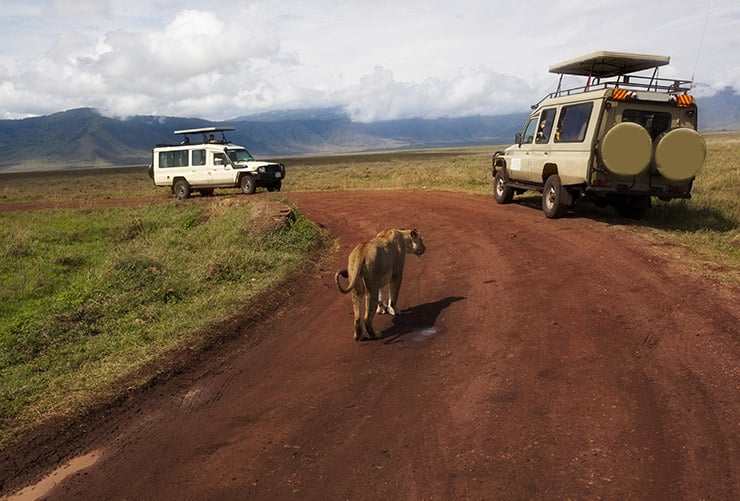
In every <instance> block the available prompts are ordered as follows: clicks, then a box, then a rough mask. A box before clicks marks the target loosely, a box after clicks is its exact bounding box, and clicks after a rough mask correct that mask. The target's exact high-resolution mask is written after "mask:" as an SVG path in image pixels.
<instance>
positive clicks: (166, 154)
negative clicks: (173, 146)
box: [159, 150, 189, 168]
mask: <svg viewBox="0 0 740 501" xmlns="http://www.w3.org/2000/svg"><path fill="white" fill-rule="evenodd" d="M188 156H189V155H188V150H177V151H160V152H159V167H160V168H167V167H187V166H188V160H189V158H188Z"/></svg>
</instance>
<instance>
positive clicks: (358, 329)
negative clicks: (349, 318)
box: [352, 289, 364, 341]
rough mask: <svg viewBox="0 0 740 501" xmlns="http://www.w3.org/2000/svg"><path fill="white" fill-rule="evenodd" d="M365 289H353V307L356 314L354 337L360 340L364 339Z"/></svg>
mask: <svg viewBox="0 0 740 501" xmlns="http://www.w3.org/2000/svg"><path fill="white" fill-rule="evenodd" d="M363 293H364V291H362V292H360V291H357V290H356V289H353V290H352V309H353V310H354V316H355V332H354V338H355V341H359V340H360V339H362V312H361V310H360V309H361V307H362V296H363Z"/></svg>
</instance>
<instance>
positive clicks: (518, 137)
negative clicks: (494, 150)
mask: <svg viewBox="0 0 740 501" xmlns="http://www.w3.org/2000/svg"><path fill="white" fill-rule="evenodd" d="M514 142H515V143H516V144H518V145H519V146H521V145H522V135H521V133H519V132H517V133H516V136H514Z"/></svg>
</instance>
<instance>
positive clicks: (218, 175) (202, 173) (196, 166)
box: [149, 127, 285, 199]
mask: <svg viewBox="0 0 740 501" xmlns="http://www.w3.org/2000/svg"><path fill="white" fill-rule="evenodd" d="M232 130H234V128H233V127H205V128H201V129H186V130H176V131H175V134H181V135H182V136H183V137H182V141H181V142H180V143H179V144H176V145H162V144H160V145H157V146H156V148H154V149H153V150H152V163H151V165H150V166H149V176H150V177H151V178H152V179H153V180H154V184H155V185H156V186H170V187H171V188H172V193H173V194H174V195H175V196H176V197H177V198H180V199H185V198H188V197H189V196H190V194H191V193H192V192H193V191H198V192H200V194H201V195H211V194H213V190H214V188H241V190H242V191H243V192H244V193H245V194H247V195H251V194H252V193H254V191H255V190H256V188H257V187H258V186H263V187H265V188H267V189H268V190H269V191H280V187H281V186H282V181H283V179H284V178H285V166H284V165H283V164H281V163H275V162H261V161H258V160H255V159H254V158H253V157H252V155H250V154H249V151H247V149H246V148H244V147H243V146H238V145H235V144H232V143H231V142H229V141H228V140H227V139H226V136H225V134H224V132H225V131H232ZM217 134H218V135H219V137H217V136H216V135H217ZM191 135H201V136H202V141H200V142H191V140H190V136H191Z"/></svg>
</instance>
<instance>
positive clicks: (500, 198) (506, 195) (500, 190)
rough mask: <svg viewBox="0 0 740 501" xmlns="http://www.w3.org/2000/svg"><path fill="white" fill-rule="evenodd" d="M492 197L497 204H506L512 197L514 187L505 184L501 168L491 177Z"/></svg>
mask: <svg viewBox="0 0 740 501" xmlns="http://www.w3.org/2000/svg"><path fill="white" fill-rule="evenodd" d="M493 198H494V199H496V202H497V203H499V204H508V203H510V202H511V201H512V200H513V199H514V189H513V188H511V187H510V186H506V176H505V174H504V169H503V168H501V169H499V170H498V172H496V176H495V177H494V178H493Z"/></svg>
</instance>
